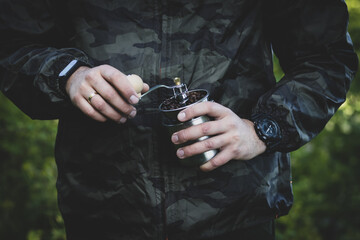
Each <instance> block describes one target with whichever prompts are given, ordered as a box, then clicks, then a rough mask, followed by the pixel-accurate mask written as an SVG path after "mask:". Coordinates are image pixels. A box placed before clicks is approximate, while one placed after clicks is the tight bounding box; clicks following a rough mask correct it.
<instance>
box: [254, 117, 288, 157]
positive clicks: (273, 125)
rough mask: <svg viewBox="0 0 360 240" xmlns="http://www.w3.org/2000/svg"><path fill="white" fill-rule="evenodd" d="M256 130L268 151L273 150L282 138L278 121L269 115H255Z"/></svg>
mask: <svg viewBox="0 0 360 240" xmlns="http://www.w3.org/2000/svg"><path fill="white" fill-rule="evenodd" d="M253 122H254V128H255V132H256V134H257V135H258V137H259V138H260V140H261V141H263V142H264V143H265V145H266V152H273V150H274V148H275V147H276V146H277V145H278V144H279V143H280V141H281V139H282V135H281V129H280V127H279V125H278V123H277V122H276V121H275V120H274V119H273V118H271V117H270V116H267V115H257V116H254V117H253Z"/></svg>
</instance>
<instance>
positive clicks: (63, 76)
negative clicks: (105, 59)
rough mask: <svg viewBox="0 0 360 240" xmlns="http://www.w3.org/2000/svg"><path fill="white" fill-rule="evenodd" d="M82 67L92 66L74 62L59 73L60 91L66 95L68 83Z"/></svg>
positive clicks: (77, 61)
mask: <svg viewBox="0 0 360 240" xmlns="http://www.w3.org/2000/svg"><path fill="white" fill-rule="evenodd" d="M81 66H88V67H89V66H90V65H89V64H87V63H85V62H82V61H79V60H76V59H74V60H72V61H71V62H70V63H69V64H68V65H66V67H65V68H64V69H63V70H62V71H61V72H60V73H59V76H58V83H59V89H60V91H61V92H62V93H63V94H65V95H66V96H67V94H66V83H67V80H68V79H69V78H70V76H71V75H72V74H73V73H74V72H75V71H76V70H77V69H78V68H79V67H81Z"/></svg>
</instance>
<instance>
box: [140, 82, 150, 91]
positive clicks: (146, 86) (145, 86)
mask: <svg viewBox="0 0 360 240" xmlns="http://www.w3.org/2000/svg"><path fill="white" fill-rule="evenodd" d="M149 89H150V86H149V84H147V83H144V85H143V89H142V90H141V93H145V92H147V91H149Z"/></svg>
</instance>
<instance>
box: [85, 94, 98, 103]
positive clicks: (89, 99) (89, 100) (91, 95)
mask: <svg viewBox="0 0 360 240" xmlns="http://www.w3.org/2000/svg"><path fill="white" fill-rule="evenodd" d="M96 94H98V93H97V92H96V91H94V92H92V93H91V94H90V95H89V97H88V99H87V100H88V102H89V103H91V99H92V98H93V97H94V96H95V95H96Z"/></svg>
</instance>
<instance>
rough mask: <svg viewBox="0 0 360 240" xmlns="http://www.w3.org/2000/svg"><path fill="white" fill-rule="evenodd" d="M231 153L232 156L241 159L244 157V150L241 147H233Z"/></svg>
mask: <svg viewBox="0 0 360 240" xmlns="http://www.w3.org/2000/svg"><path fill="white" fill-rule="evenodd" d="M230 151H231V154H232V155H233V156H234V157H241V156H242V148H240V147H237V146H233V147H231V149H230Z"/></svg>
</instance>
